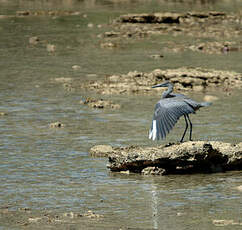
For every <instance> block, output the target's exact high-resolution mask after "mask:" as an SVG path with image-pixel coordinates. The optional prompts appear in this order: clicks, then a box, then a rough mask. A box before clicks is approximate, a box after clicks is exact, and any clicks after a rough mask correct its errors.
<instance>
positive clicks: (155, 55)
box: [150, 54, 164, 59]
mask: <svg viewBox="0 0 242 230" xmlns="http://www.w3.org/2000/svg"><path fill="white" fill-rule="evenodd" d="M150 57H151V58H154V59H160V58H163V57H164V55H162V54H153V55H150Z"/></svg>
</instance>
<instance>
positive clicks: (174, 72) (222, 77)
mask: <svg viewBox="0 0 242 230" xmlns="http://www.w3.org/2000/svg"><path fill="white" fill-rule="evenodd" d="M163 81H170V82H172V83H173V84H174V86H175V89H176V90H180V91H186V90H196V91H203V90H206V89H208V88H214V87H222V88H224V89H226V90H229V89H230V88H242V74H241V73H236V72H232V71H218V70H208V69H202V68H186V67H183V68H178V69H167V70H161V69H156V70H154V71H152V72H150V73H143V72H138V71H134V72H129V73H127V74H121V75H112V76H108V77H106V79H105V80H96V81H86V82H81V83H75V84H72V86H71V87H73V88H82V89H86V90H94V91H96V92H98V93H100V94H157V93H158V94H160V93H161V89H152V88H151V86H152V85H155V84H158V83H161V82H163Z"/></svg>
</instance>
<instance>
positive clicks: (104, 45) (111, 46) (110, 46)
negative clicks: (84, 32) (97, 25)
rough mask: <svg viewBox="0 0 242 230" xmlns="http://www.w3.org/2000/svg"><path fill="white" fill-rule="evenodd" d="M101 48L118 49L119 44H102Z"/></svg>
mask: <svg viewBox="0 0 242 230" xmlns="http://www.w3.org/2000/svg"><path fill="white" fill-rule="evenodd" d="M100 46H101V48H114V47H117V44H115V43H113V42H102V43H101V44H100Z"/></svg>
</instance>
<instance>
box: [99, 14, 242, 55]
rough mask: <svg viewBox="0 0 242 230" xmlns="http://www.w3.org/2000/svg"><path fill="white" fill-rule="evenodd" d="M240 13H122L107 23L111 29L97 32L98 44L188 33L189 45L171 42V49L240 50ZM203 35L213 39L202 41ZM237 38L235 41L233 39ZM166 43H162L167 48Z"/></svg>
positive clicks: (241, 33)
mask: <svg viewBox="0 0 242 230" xmlns="http://www.w3.org/2000/svg"><path fill="white" fill-rule="evenodd" d="M241 25H242V15H241V14H226V13H224V12H214V11H210V12H185V13H170V12H165V13H154V14H145V13H144V14H126V15H121V16H120V17H118V18H117V19H115V20H114V22H113V23H112V24H111V25H110V26H111V28H112V30H111V31H107V32H105V33H103V34H102V35H100V37H101V38H103V42H102V43H101V44H113V45H112V46H113V47H115V46H118V45H117V44H119V43H122V41H123V39H132V38H133V39H139V38H148V37H150V36H152V35H158V36H160V35H167V34H170V35H172V36H180V35H181V36H190V37H192V38H193V42H192V44H189V43H187V44H186V42H184V43H182V44H176V43H175V44H174V46H172V48H171V50H172V51H175V52H178V51H183V50H185V49H189V50H192V51H200V52H205V53H208V54H211V53H217V54H220V53H224V52H230V51H241V50H242V49H241V40H239V39H240V38H241V37H242V31H241V29H240V28H241ZM204 38H207V39H209V40H211V39H212V40H213V41H209V40H208V41H204ZM236 39H237V41H236ZM169 46H170V44H169V42H167V43H164V44H163V48H164V50H166V49H167V48H168V49H169Z"/></svg>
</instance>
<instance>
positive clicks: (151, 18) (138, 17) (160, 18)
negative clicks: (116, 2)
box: [118, 12, 182, 23]
mask: <svg viewBox="0 0 242 230" xmlns="http://www.w3.org/2000/svg"><path fill="white" fill-rule="evenodd" d="M181 16H182V15H181V14H177V13H169V12H168V13H154V14H127V15H121V16H120V17H119V19H118V21H119V22H121V23H127V22H128V23H179V18H180V17H181Z"/></svg>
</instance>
